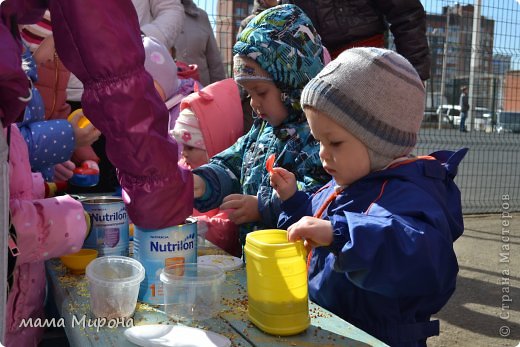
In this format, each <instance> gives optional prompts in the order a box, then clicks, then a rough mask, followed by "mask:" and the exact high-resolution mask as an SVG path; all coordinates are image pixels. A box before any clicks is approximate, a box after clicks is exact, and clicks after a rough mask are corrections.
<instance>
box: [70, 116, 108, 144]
mask: <svg viewBox="0 0 520 347" xmlns="http://www.w3.org/2000/svg"><path fill="white" fill-rule="evenodd" d="M81 116H82V113H81V112H79V113H76V114H75V115H74V116H72V117H71V118H70V119H69V122H70V124H71V125H72V129H73V130H74V138H75V141H76V148H79V147H83V146H90V145H91V144H93V143H94V142H96V141H97V139H98V138H99V136H100V135H101V132H100V131H99V130H97V129H96V128H94V126H93V125H92V124H90V123H89V124H88V125H87V126H85V127H84V128H81V127H80V126H79V120H80V118H81Z"/></svg>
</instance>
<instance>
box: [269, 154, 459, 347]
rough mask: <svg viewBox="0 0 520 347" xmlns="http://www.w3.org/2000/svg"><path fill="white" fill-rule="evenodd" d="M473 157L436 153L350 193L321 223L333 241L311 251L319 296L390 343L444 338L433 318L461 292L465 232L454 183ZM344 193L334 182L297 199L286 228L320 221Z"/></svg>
mask: <svg viewBox="0 0 520 347" xmlns="http://www.w3.org/2000/svg"><path fill="white" fill-rule="evenodd" d="M466 152H467V149H462V150H459V151H458V152H449V151H441V152H435V153H433V154H431V155H430V156H431V157H430V158H426V159H424V158H421V159H418V160H415V161H412V162H407V163H404V164H401V165H397V166H395V167H391V168H388V169H386V170H381V171H377V172H373V173H371V174H369V175H367V176H365V177H364V178H362V179H360V180H359V181H357V182H355V183H353V184H352V185H350V186H348V187H347V188H345V189H343V190H342V191H341V193H339V195H338V196H337V197H336V198H335V199H334V200H333V201H332V202H331V203H330V204H329V206H328V207H327V208H326V209H325V211H324V212H323V215H322V216H321V218H323V219H326V220H330V221H331V223H332V227H333V233H334V234H333V242H332V244H331V245H329V246H327V247H318V248H315V249H314V250H313V252H312V258H311V261H310V265H309V296H310V299H311V300H312V301H314V302H316V303H317V304H319V305H320V306H323V307H325V308H326V309H328V310H330V311H332V312H334V313H335V314H337V315H338V316H340V317H342V318H343V319H345V320H347V321H349V322H350V323H352V324H354V325H356V326H357V327H359V328H361V329H363V330H364V331H366V332H368V333H370V334H371V335H373V336H375V337H377V338H379V339H381V340H382V341H384V342H386V343H388V344H389V345H390V346H425V345H426V338H427V337H429V336H433V335H438V333H439V322H438V321H430V316H431V315H432V314H434V313H436V312H438V311H439V310H440V309H441V308H442V307H443V306H444V305H445V304H446V302H447V301H448V299H449V298H450V296H451V295H452V294H453V292H454V290H455V281H456V277H457V272H458V264H457V258H456V255H455V252H454V250H453V242H454V241H455V240H456V239H457V238H458V237H459V236H460V235H461V234H462V232H463V230H464V227H463V219H462V210H461V201H460V191H459V189H458V188H457V186H456V185H455V183H454V182H453V178H454V177H455V175H456V172H457V166H458V164H459V162H460V161H461V160H462V158H463V157H464V155H465V154H466ZM335 189H337V187H335V182H334V181H331V182H330V183H329V184H327V185H326V186H325V187H323V189H321V190H320V191H318V192H317V193H316V194H315V195H313V196H308V195H307V194H305V193H303V192H297V193H296V194H295V195H294V196H293V197H291V198H290V199H288V200H286V201H284V203H283V204H282V210H283V213H282V215H281V216H280V220H279V226H280V227H283V228H287V227H288V226H289V225H291V224H293V223H294V222H296V221H298V220H299V219H300V218H301V217H303V216H305V215H315V213H316V211H318V209H319V208H320V207H321V206H322V205H323V204H324V202H325V201H326V200H327V198H328V197H329V196H330V195H331V194H333V193H334V191H335Z"/></svg>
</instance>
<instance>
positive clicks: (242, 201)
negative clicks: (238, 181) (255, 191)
mask: <svg viewBox="0 0 520 347" xmlns="http://www.w3.org/2000/svg"><path fill="white" fill-rule="evenodd" d="M219 208H220V209H221V210H233V211H231V212H230V213H228V216H229V219H230V220H231V221H232V222H233V223H235V224H237V225H239V224H244V223H249V222H256V221H259V220H260V212H258V198H257V197H256V196H254V195H243V194H230V195H228V196H226V197H225V198H224V200H223V201H222V205H220V207H219Z"/></svg>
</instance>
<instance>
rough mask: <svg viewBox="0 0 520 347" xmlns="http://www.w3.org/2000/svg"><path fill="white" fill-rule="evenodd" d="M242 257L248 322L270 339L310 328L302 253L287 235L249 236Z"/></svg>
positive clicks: (262, 232) (272, 232)
mask: <svg viewBox="0 0 520 347" xmlns="http://www.w3.org/2000/svg"><path fill="white" fill-rule="evenodd" d="M244 251H245V255H246V272H247V294H248V310H247V314H248V317H249V320H250V321H251V322H253V324H255V325H256V326H257V327H258V328H259V329H261V330H263V331H265V332H266V333H269V334H273V335H282V336H287V335H294V334H298V333H300V332H302V331H304V330H305V329H307V327H308V326H309V324H310V317H309V301H308V287H307V266H306V261H305V258H306V251H305V247H304V246H303V243H302V242H301V241H298V242H287V231H285V230H277V229H269V230H259V231H255V232H252V233H249V234H248V235H247V237H246V244H245V247H244Z"/></svg>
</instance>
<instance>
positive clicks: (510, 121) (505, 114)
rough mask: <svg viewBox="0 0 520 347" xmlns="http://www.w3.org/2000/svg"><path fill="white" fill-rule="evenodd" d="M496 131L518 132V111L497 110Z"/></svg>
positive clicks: (519, 113) (519, 117) (519, 123)
mask: <svg viewBox="0 0 520 347" xmlns="http://www.w3.org/2000/svg"><path fill="white" fill-rule="evenodd" d="M497 132H499V133H502V132H513V133H520V112H510V111H500V112H498V116H497Z"/></svg>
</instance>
